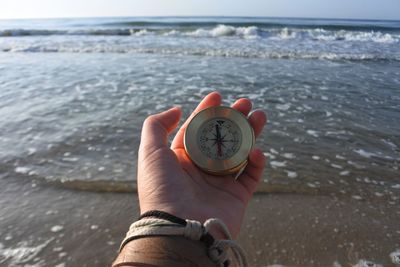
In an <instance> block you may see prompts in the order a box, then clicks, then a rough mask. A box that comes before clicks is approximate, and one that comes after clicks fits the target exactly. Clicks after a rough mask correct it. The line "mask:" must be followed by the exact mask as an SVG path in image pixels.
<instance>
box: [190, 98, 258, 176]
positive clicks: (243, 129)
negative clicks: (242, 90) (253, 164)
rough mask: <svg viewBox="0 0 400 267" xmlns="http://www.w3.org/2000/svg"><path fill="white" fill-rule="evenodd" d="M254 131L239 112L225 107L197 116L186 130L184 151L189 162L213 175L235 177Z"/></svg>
mask: <svg viewBox="0 0 400 267" xmlns="http://www.w3.org/2000/svg"><path fill="white" fill-rule="evenodd" d="M254 140H255V139H254V132H253V128H252V127H251V125H250V124H249V122H248V121H247V118H246V117H245V116H244V115H243V114H242V113H240V112H239V111H237V110H235V109H233V108H230V107H224V106H217V107H210V108H206V109H204V110H202V111H200V112H198V113H197V114H196V115H195V116H194V117H193V118H192V119H191V120H190V121H189V123H188V126H187V127H186V130H185V136H184V146H185V151H186V153H187V155H188V156H189V158H190V159H191V160H192V162H193V163H194V164H195V165H196V166H197V167H199V168H200V169H202V170H203V171H205V172H207V173H210V174H213V175H227V174H233V173H238V172H239V170H241V169H243V168H244V166H246V164H247V158H248V155H249V153H250V151H251V149H252V147H253V144H254Z"/></svg>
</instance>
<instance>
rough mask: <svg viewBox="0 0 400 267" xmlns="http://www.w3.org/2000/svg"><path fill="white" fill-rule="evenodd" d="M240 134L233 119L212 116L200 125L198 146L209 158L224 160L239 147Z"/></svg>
mask: <svg viewBox="0 0 400 267" xmlns="http://www.w3.org/2000/svg"><path fill="white" fill-rule="evenodd" d="M241 141H242V134H241V132H240V129H239V127H238V126H237V125H236V123H234V122H233V121H231V120H229V119H226V118H213V119H211V120H209V121H207V122H205V123H204V124H203V125H201V126H200V128H199V132H198V146H199V148H200V150H201V152H202V153H203V154H204V155H206V156H207V157H208V158H211V159H218V160H225V159H228V158H230V157H232V156H233V155H234V154H235V153H236V152H237V151H238V150H239V147H240V144H241Z"/></svg>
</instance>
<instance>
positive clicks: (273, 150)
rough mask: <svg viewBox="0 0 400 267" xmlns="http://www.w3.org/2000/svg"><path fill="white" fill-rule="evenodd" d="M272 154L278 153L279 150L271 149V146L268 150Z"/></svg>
mask: <svg viewBox="0 0 400 267" xmlns="http://www.w3.org/2000/svg"><path fill="white" fill-rule="evenodd" d="M269 151H270V152H271V153H272V154H279V152H278V151H276V150H275V149H273V148H270V150H269Z"/></svg>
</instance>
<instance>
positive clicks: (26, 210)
mask: <svg viewBox="0 0 400 267" xmlns="http://www.w3.org/2000/svg"><path fill="white" fill-rule="evenodd" d="M0 186H1V189H0V190H1V197H0V204H1V206H2V207H4V208H2V209H1V211H0V229H2V230H1V231H0V243H1V245H0V264H8V265H9V266H24V265H26V264H36V265H38V266H61V267H62V266H89V265H90V266H109V265H110V264H111V262H112V260H113V259H114V257H115V256H116V255H117V254H116V253H117V249H118V246H119V242H121V240H122V238H123V236H124V235H125V232H126V231H127V229H128V227H129V225H130V223H132V222H133V221H134V220H135V218H136V217H137V215H138V205H137V203H138V202H137V195H136V194H134V193H111V192H108V193H104V192H103V193H99V192H88V191H76V190H71V189H65V188H60V187H56V186H49V185H46V184H40V183H36V182H34V181H29V180H26V179H25V180H20V179H18V180H17V179H13V178H2V179H0ZM22 192H23V193H22ZM398 221H400V208H399V206H398V205H396V206H395V205H386V204H385V203H384V202H369V201H361V200H356V199H352V198H350V197H343V196H339V197H338V196H329V195H325V196H323V195H302V194H290V193H280V194H256V195H255V196H254V198H253V200H252V201H251V202H250V205H249V208H248V210H247V213H246V217H245V220H244V222H243V225H242V231H241V233H240V235H239V238H238V240H239V243H240V244H241V245H242V246H243V248H244V249H245V251H246V252H247V256H248V259H249V262H250V264H251V266H260V267H265V266H269V265H272V264H281V265H283V266H311V267H312V266H334V265H333V264H334V263H335V262H336V263H337V264H340V265H338V266H343V267H344V266H354V265H355V264H357V263H358V262H359V260H369V261H372V262H375V263H377V264H383V265H384V266H395V265H394V263H392V262H391V259H390V257H389V255H390V253H392V252H395V251H396V250H399V249H400V227H399V225H398Z"/></svg>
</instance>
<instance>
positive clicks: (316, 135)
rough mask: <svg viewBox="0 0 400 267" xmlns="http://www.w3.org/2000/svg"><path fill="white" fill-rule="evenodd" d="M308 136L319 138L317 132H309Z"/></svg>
mask: <svg viewBox="0 0 400 267" xmlns="http://www.w3.org/2000/svg"><path fill="white" fill-rule="evenodd" d="M307 134H309V135H311V136H314V137H319V135H318V132H317V131H315V130H307Z"/></svg>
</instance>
